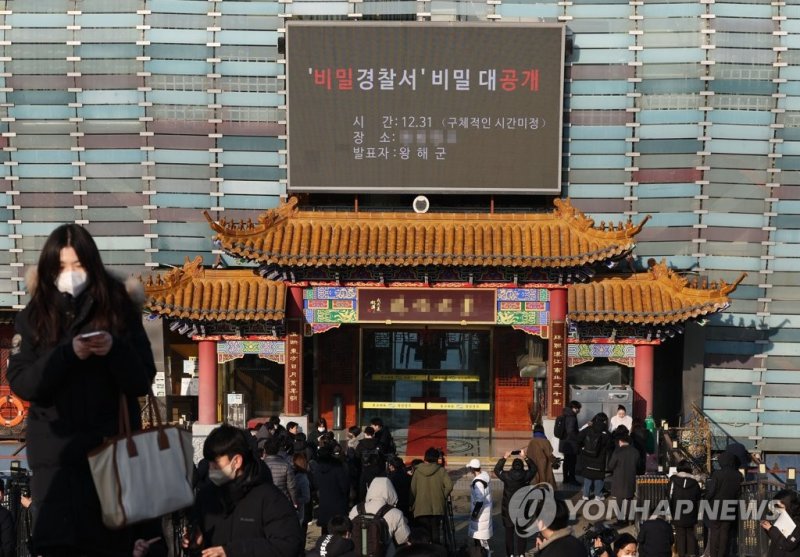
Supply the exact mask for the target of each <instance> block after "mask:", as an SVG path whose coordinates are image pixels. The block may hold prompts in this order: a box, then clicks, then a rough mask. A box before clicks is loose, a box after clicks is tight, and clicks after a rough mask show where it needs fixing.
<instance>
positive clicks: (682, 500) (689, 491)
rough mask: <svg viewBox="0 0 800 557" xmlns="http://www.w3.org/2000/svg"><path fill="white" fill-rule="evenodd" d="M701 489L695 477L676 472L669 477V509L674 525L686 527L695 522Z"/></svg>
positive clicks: (701, 493)
mask: <svg viewBox="0 0 800 557" xmlns="http://www.w3.org/2000/svg"><path fill="white" fill-rule="evenodd" d="M702 495H703V490H702V488H701V487H700V482H698V481H697V478H696V477H694V476H693V475H691V474H688V473H686V472H678V473H677V474H674V475H673V476H672V477H671V478H670V479H669V510H670V513H671V514H672V523H673V524H674V525H675V526H680V527H682V528H688V527H690V526H694V525H695V524H697V515H698V512H699V510H700V499H701V498H702Z"/></svg>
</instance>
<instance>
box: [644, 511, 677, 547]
mask: <svg viewBox="0 0 800 557" xmlns="http://www.w3.org/2000/svg"><path fill="white" fill-rule="evenodd" d="M637 540H638V542H639V555H642V556H643V557H672V541H673V537H672V526H671V525H670V523H669V522H667V521H666V520H664V517H663V516H653V517H651V518H650V520H645V521H644V522H643V523H642V525H641V526H640V527H639V537H638V538H637Z"/></svg>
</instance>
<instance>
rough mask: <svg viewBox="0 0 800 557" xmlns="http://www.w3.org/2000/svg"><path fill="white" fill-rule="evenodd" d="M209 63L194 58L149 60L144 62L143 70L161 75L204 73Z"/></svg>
mask: <svg viewBox="0 0 800 557" xmlns="http://www.w3.org/2000/svg"><path fill="white" fill-rule="evenodd" d="M211 67H212V66H211V64H208V63H206V62H205V61H202V62H201V61H199V60H198V61H194V60H151V61H149V62H145V63H144V69H145V71H148V72H151V73H154V74H163V75H205V74H207V73H211Z"/></svg>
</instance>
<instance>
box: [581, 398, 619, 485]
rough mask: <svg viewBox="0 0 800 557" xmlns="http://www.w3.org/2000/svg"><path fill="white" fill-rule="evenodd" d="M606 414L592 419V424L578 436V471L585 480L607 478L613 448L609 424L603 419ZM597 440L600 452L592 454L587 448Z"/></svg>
mask: <svg viewBox="0 0 800 557" xmlns="http://www.w3.org/2000/svg"><path fill="white" fill-rule="evenodd" d="M604 416H605V414H598V415H597V416H595V417H594V418H593V419H592V424H590V425H588V426H587V427H585V428H584V429H583V430H582V431H581V432H580V434H579V435H578V447H579V451H578V469H579V470H580V471H581V475H582V476H583V477H584V478H587V479H590V480H602V479H604V478H605V477H606V462H607V460H608V452H609V449H610V448H611V434H610V433H608V423H607V422H606V421H605V420H604V419H603V417H604ZM595 437H597V438H599V439H598V440H597V447H598V452H597V453H596V454H591V453H589V452H588V451H587V446H588V445H589V444H590V441H591V440H592V438H595Z"/></svg>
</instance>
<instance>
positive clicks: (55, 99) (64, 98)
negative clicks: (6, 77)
mask: <svg viewBox="0 0 800 557" xmlns="http://www.w3.org/2000/svg"><path fill="white" fill-rule="evenodd" d="M76 98H77V97H76V95H75V93H70V92H68V91H30V90H27V89H20V90H17V91H9V92H8V93H6V99H8V102H10V103H12V104H15V105H18V106H19V105H21V104H50V105H58V104H69V103H71V102H75V99H76Z"/></svg>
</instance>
